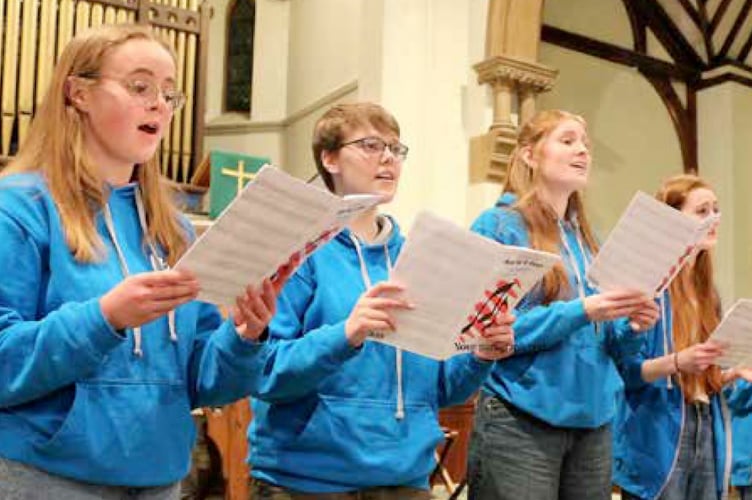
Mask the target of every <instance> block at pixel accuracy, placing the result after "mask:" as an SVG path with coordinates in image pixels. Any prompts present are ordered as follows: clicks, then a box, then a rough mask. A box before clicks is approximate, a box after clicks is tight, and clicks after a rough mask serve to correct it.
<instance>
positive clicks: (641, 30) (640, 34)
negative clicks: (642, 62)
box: [622, 0, 648, 54]
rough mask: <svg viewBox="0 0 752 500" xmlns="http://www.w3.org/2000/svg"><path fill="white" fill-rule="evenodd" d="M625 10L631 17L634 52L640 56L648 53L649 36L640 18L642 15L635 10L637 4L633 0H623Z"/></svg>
mask: <svg viewBox="0 0 752 500" xmlns="http://www.w3.org/2000/svg"><path fill="white" fill-rule="evenodd" d="M622 3H623V4H624V10H626V11H627V16H628V17H629V25H630V26H631V27H632V38H633V39H634V50H635V52H638V53H640V54H647V53H648V36H647V29H646V28H645V22H644V21H643V20H642V17H640V13H639V12H637V10H635V4H634V3H633V2H632V1H631V0H622Z"/></svg>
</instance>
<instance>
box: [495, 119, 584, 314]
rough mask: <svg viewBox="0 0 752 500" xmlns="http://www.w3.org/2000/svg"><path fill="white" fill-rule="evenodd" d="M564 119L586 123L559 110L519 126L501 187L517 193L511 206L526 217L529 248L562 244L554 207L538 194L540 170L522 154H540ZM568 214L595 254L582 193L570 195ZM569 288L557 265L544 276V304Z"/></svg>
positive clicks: (553, 249) (553, 248) (551, 248)
mask: <svg viewBox="0 0 752 500" xmlns="http://www.w3.org/2000/svg"><path fill="white" fill-rule="evenodd" d="M565 120H575V121H577V122H579V123H580V124H582V126H583V127H586V126H587V124H586V122H585V120H584V119H583V118H582V117H581V116H578V115H575V114H572V113H569V112H567V111H562V110H547V111H540V112H538V113H536V114H535V116H533V117H532V118H531V119H530V120H529V121H528V122H527V123H525V124H524V125H523V126H522V128H521V129H520V132H519V135H518V137H517V144H516V146H515V148H514V150H513V151H512V154H511V158H510V162H509V171H508V175H507V180H506V182H505V184H504V187H503V189H502V192H503V193H511V194H514V195H516V196H517V202H516V203H515V205H514V207H513V208H514V209H516V210H517V211H519V213H520V214H521V215H522V217H523V219H524V220H525V224H526V225H527V229H528V232H529V234H530V245H531V247H532V248H534V249H537V250H543V251H547V252H552V253H559V245H560V244H561V236H560V233H559V227H558V217H557V215H556V213H555V212H554V210H553V208H552V207H551V206H550V205H549V204H548V203H545V202H544V201H543V200H542V199H541V198H540V196H539V194H538V186H539V183H540V178H539V177H538V174H537V172H539V171H540V169H533V168H530V166H529V165H528V164H527V162H526V161H525V160H524V158H523V155H524V152H525V150H526V149H528V148H529V149H530V151H531V152H532V153H533V154H534V155H536V154H540V148H541V145H542V144H543V142H544V141H545V139H546V138H547V137H548V136H549V135H550V134H551V132H553V130H554V129H555V128H556V127H557V126H558V125H559V124H560V123H562V122H563V121H565ZM567 214H568V215H569V216H571V215H574V217H575V219H576V221H577V224H578V230H579V231H580V234H581V236H582V238H583V239H584V242H585V245H586V246H587V247H588V249H589V250H590V251H591V253H596V252H597V251H598V243H597V241H596V239H595V237H594V236H593V232H592V229H591V228H590V224H589V223H588V220H587V217H586V215H585V210H584V204H583V200H582V195H581V194H580V193H579V192H574V193H572V194H571V195H570V197H569V202H568V204H567ZM569 291H570V287H569V279H568V278H567V273H566V271H565V270H564V266H563V265H562V264H557V265H556V266H555V267H554V268H553V269H552V270H551V271H549V272H548V273H547V274H546V275H545V276H544V278H543V292H544V303H550V302H552V301H554V300H556V299H557V298H559V297H561V296H562V295H564V294H565V293H568V292H569Z"/></svg>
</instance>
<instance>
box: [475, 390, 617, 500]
mask: <svg viewBox="0 0 752 500" xmlns="http://www.w3.org/2000/svg"><path fill="white" fill-rule="evenodd" d="M467 477H468V486H469V497H468V498H469V499H470V500H584V499H587V500H607V499H610V498H611V427H610V425H605V426H602V427H598V428H596V429H574V428H563V427H553V426H551V425H549V424H547V423H546V422H544V421H542V420H539V419H537V418H535V417H533V416H532V415H529V414H527V413H524V412H522V411H520V410H519V409H517V408H515V407H514V406H513V405H512V404H510V403H508V402H506V401H503V400H501V399H499V398H497V397H495V396H489V395H488V394H485V393H483V392H481V397H480V400H479V401H478V409H477V411H476V414H475V428H474V430H473V434H472V437H471V439H470V451H469V458H468V476H467Z"/></svg>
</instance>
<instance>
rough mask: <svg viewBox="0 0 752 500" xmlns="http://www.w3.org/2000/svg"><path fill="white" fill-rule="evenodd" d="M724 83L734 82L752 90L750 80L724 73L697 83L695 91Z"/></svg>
mask: <svg viewBox="0 0 752 500" xmlns="http://www.w3.org/2000/svg"><path fill="white" fill-rule="evenodd" d="M726 82H735V83H738V84H739V85H744V86H745V87H749V88H752V78H750V77H747V76H742V75H737V74H736V73H724V74H722V75H718V76H714V77H713V78H708V79H707V80H701V81H699V82H698V83H697V90H702V89H706V88H708V87H714V86H716V85H720V84H722V83H726Z"/></svg>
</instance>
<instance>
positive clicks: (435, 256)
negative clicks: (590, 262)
mask: <svg viewBox="0 0 752 500" xmlns="http://www.w3.org/2000/svg"><path fill="white" fill-rule="evenodd" d="M558 260H559V256H558V255H554V254H549V253H545V252H538V251H535V250H529V249H525V248H519V247H510V246H504V245H501V244H499V243H497V242H495V241H493V240H490V239H488V238H485V237H483V236H480V235H478V234H475V233H472V232H470V231H469V230H466V229H463V228H460V227H459V226H457V225H455V224H453V223H452V222H449V221H447V220H444V219H441V218H439V217H438V216H435V215H433V214H430V213H428V212H422V213H420V214H419V215H418V217H417V218H416V219H415V223H414V225H413V227H412V229H411V230H410V233H409V237H408V240H407V242H406V243H405V246H404V248H403V249H402V252H401V254H400V256H399V259H398V260H397V263H396V264H395V267H394V269H393V270H392V273H391V277H392V278H393V279H394V280H395V281H397V282H399V283H401V284H403V285H404V286H405V287H406V291H405V294H406V296H407V298H408V300H410V301H411V302H412V303H414V304H415V306H416V307H415V309H413V310H406V311H402V310H400V311H396V312H395V320H396V322H397V329H398V330H397V332H394V333H389V334H385V335H383V337H381V335H380V334H378V333H375V335H376V336H377V337H372V340H376V341H379V342H383V343H386V344H389V345H393V346H396V347H400V348H402V349H405V350H407V351H411V352H415V353H418V354H422V355H425V356H428V357H430V358H434V359H446V358H448V357H450V356H452V355H454V354H458V353H460V352H465V351H469V350H472V349H474V348H475V347H477V345H478V343H479V342H478V339H477V338H475V337H474V336H473V329H472V328H467V329H466V330H467V331H466V333H464V334H462V330H463V328H465V327H467V326H468V324H469V323H470V319H471V318H474V319H479V320H482V319H483V318H482V315H480V316H479V315H476V312H477V311H476V309H475V306H476V305H482V306H484V307H483V308H481V310H482V311H483V312H486V313H487V312H488V309H489V308H492V307H493V302H492V301H490V300H488V296H489V295H491V294H494V293H495V295H494V297H497V296H498V297H499V298H498V300H500V301H506V307H508V308H509V309H512V308H513V307H514V306H515V305H516V304H517V302H518V301H519V300H520V299H521V298H522V296H523V295H524V294H525V293H526V292H527V291H528V290H529V289H530V288H531V287H532V286H533V285H534V284H535V283H536V282H537V281H538V280H539V279H540V278H541V277H542V276H543V274H545V272H546V271H548V269H549V268H550V267H551V266H552V265H553V264H554V263H555V262H557V261H558ZM476 316H478V317H477V318H476Z"/></svg>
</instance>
